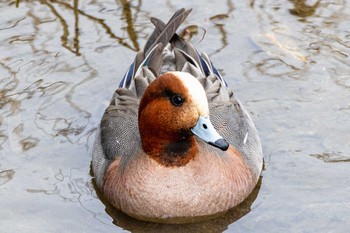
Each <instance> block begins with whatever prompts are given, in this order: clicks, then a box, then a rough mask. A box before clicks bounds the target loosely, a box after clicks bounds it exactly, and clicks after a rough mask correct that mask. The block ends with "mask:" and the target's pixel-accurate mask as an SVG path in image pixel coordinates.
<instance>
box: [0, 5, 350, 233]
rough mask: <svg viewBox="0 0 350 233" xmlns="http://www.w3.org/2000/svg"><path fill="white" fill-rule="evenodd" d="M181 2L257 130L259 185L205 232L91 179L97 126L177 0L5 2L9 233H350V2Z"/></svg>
mask: <svg viewBox="0 0 350 233" xmlns="http://www.w3.org/2000/svg"><path fill="white" fill-rule="evenodd" d="M181 4H182V5H181V7H185V8H193V11H192V13H191V15H190V17H189V18H188V19H187V20H186V21H185V23H184V27H183V28H182V30H181V32H180V33H181V35H182V36H184V37H185V38H186V39H188V40H191V41H193V42H194V43H195V45H196V46H197V47H198V49H199V50H201V51H206V52H207V53H209V54H210V55H211V57H212V59H213V61H214V63H215V64H216V66H217V67H218V68H220V70H222V73H223V74H225V78H226V80H227V82H228V84H229V86H231V87H232V88H233V90H235V92H236V95H237V97H239V98H240V99H241V100H242V102H243V104H245V105H246V106H247V107H248V109H249V111H250V112H251V115H252V117H253V118H254V121H255V123H256V125H257V127H258V129H259V132H260V136H261V139H262V143H263V147H264V154H265V155H266V157H265V167H266V170H264V173H263V175H264V182H262V183H259V184H260V185H261V187H260V186H258V187H257V188H256V189H255V191H254V193H253V194H252V195H251V196H250V197H249V198H248V199H247V200H246V201H245V202H244V203H242V204H241V205H240V206H238V207H237V208H235V209H233V210H231V211H229V212H228V213H226V214H225V215H223V216H220V217H218V218H215V219H212V220H208V221H206V222H200V223H195V224H188V225H171V226H169V225H164V224H152V223H145V222H140V221H137V220H134V219H131V218H129V217H127V216H125V215H124V214H122V213H120V212H118V211H116V210H115V209H113V208H112V207H111V206H110V205H109V204H108V203H105V202H104V199H103V197H101V196H98V195H99V194H96V192H95V189H94V187H93V182H92V181H91V176H90V174H89V170H90V161H91V146H92V142H93V139H94V135H95V129H96V126H97V124H99V121H100V117H101V115H102V113H103V111H104V109H105V107H106V105H107V104H108V102H109V99H110V97H111V95H112V93H113V92H114V90H115V88H116V87H117V84H118V83H119V81H120V79H121V77H122V75H123V74H124V72H125V69H126V67H128V66H129V65H130V63H131V62H132V60H133V58H134V56H135V53H136V51H138V50H139V49H142V47H143V44H144V43H145V40H146V38H147V37H148V35H149V34H150V33H151V31H152V29H153V26H152V25H151V23H150V22H149V18H150V17H151V16H155V17H158V18H161V19H164V20H165V19H168V17H169V16H170V15H172V13H173V12H174V11H175V10H177V9H178V8H179V7H180V6H179V3H178V2H177V1H171V0H167V1H159V0H156V1H141V0H139V1H126V0H120V1H115V0H103V1H95V0H80V1H79V0H70V1H63V0H62V1H59V0H41V1H39V0H30V1H21V2H20V4H19V7H18V8H15V1H1V2H0V9H1V10H0V11H1V14H0V51H1V54H0V199H1V202H0V218H1V224H0V232H115V231H117V232H122V231H123V229H125V230H128V231H132V232H147V231H148V232H155V231H160V232H162V231H170V232H172V231H178V232H186V231H187V232H189V231H192V232H193V231H200V232H206V231H207V232H212V231H214V232H220V231H227V232H257V231H258V232H282V231H286V230H287V231H294V232H302V231H308V232H330V231H333V232H344V231H346V230H347V229H348V228H349V227H350V226H349V222H348V218H347V216H349V215H350V212H349V208H347V206H349V205H350V202H349V198H348V193H349V192H350V177H349V176H348V171H349V168H348V166H349V163H348V162H349V159H350V144H349V143H350V142H349V140H348V139H349V132H350V128H349V127H350V124H347V122H348V121H349V114H350V105H349V101H348V100H349V99H350V92H349V87H350V75H349V74H350V68H349V67H350V62H349V56H350V31H349V28H350V20H349V19H350V13H349V12H350V5H349V3H347V2H346V1H329V2H327V1H316V0H315V1H294V0H291V1H287V2H286V1H279V0H251V1H248V2H245V1H235V2H233V1H230V0H227V1H224V2H222V1H218V0H217V1H206V2H205V3H203V2H200V3H199V2H189V1H188V2H182V3H181ZM159 9H161V10H159ZM258 193H259V195H258ZM101 200H102V202H101ZM3 210H6V211H3Z"/></svg>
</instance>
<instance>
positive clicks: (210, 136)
mask: <svg viewBox="0 0 350 233" xmlns="http://www.w3.org/2000/svg"><path fill="white" fill-rule="evenodd" d="M191 131H192V133H193V134H195V135H197V136H198V137H199V138H201V139H202V140H203V141H205V142H206V143H208V144H210V145H212V146H215V147H217V148H219V149H221V150H223V151H225V150H227V149H228V147H229V144H228V142H227V141H226V140H225V139H223V138H222V137H221V136H220V134H219V133H218V132H217V131H216V130H215V129H214V126H213V124H212V123H211V122H210V120H209V117H202V116H200V117H199V118H198V121H197V124H196V126H195V127H193V128H192V129H191Z"/></svg>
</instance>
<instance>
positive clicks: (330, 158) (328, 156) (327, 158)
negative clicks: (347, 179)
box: [310, 152, 350, 163]
mask: <svg viewBox="0 0 350 233" xmlns="http://www.w3.org/2000/svg"><path fill="white" fill-rule="evenodd" d="M310 156H312V157H314V158H316V159H319V160H322V161H323V162H325V163H341V162H343V163H344V162H350V155H347V156H346V155H343V153H342V152H323V153H320V154H310Z"/></svg>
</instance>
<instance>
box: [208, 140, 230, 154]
mask: <svg viewBox="0 0 350 233" xmlns="http://www.w3.org/2000/svg"><path fill="white" fill-rule="evenodd" d="M209 144H210V145H212V146H215V147H217V148H219V149H221V150H223V151H226V150H227V149H228V147H229V146H230V145H229V144H228V142H227V141H226V140H225V139H223V138H220V139H218V140H216V141H215V142H209Z"/></svg>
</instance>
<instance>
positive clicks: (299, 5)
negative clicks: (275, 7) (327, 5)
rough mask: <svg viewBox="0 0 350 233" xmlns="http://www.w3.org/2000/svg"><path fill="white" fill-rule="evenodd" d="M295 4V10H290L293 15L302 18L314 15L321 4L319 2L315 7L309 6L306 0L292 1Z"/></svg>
mask: <svg viewBox="0 0 350 233" xmlns="http://www.w3.org/2000/svg"><path fill="white" fill-rule="evenodd" d="M290 1H291V2H292V3H293V4H294V8H293V9H289V12H290V13H291V14H292V15H296V16H299V17H302V18H306V17H309V16H311V15H313V14H314V13H315V11H316V9H317V7H318V6H319V4H320V0H318V1H317V2H316V3H315V4H314V5H312V6H309V5H307V4H306V0H290Z"/></svg>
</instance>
